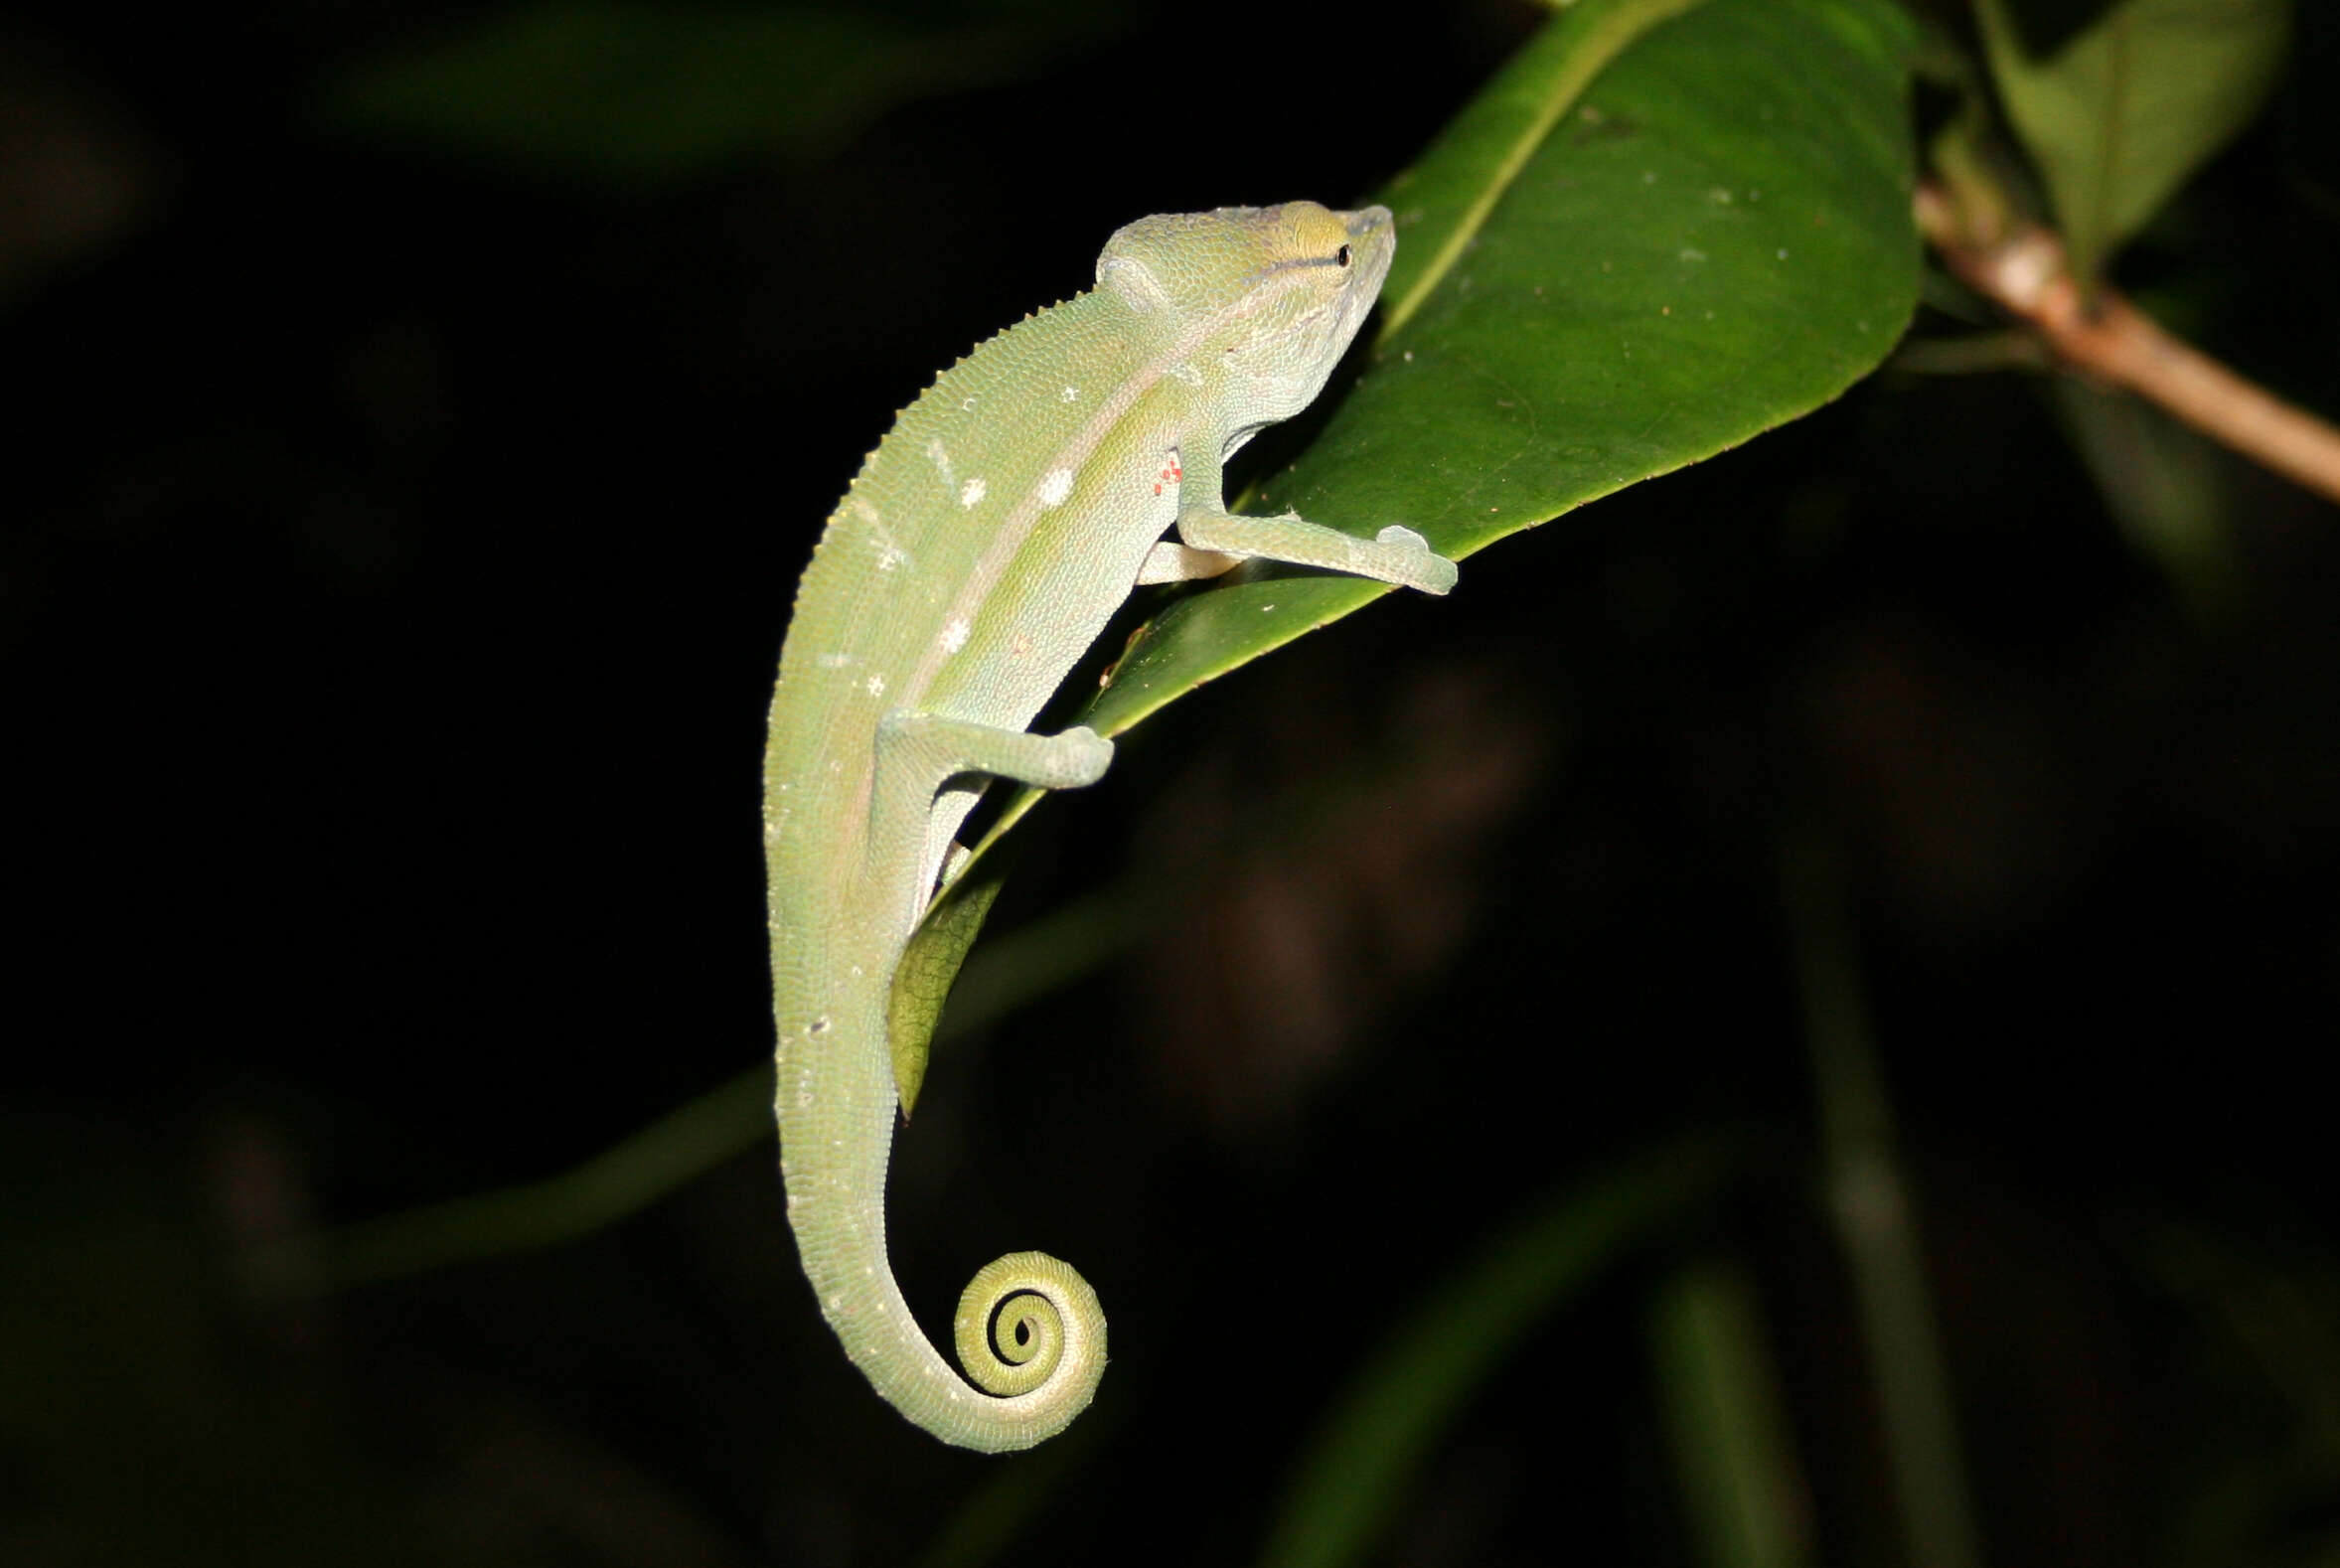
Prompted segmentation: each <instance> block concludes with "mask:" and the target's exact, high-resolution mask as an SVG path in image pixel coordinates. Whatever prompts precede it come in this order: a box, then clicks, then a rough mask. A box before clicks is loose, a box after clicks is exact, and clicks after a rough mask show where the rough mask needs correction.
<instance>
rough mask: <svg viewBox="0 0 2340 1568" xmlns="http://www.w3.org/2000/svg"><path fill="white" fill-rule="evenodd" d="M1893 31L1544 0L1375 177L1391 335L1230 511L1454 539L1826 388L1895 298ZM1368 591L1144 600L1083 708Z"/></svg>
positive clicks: (1269, 588) (1649, 467) (1885, 320)
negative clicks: (1430, 139) (1523, 41)
mask: <svg viewBox="0 0 2340 1568" xmlns="http://www.w3.org/2000/svg"><path fill="white" fill-rule="evenodd" d="M1910 45H1911V40H1910V38H1909V35H1908V31H1907V21H1906V19H1905V18H1904V16H1903V15H1902V13H1901V12H1900V11H1899V10H1898V9H1897V8H1896V7H1894V6H1892V5H1891V4H1889V3H1887V0H1707V3H1705V4H1703V5H1699V4H1694V3H1692V0H1580V3H1579V4H1577V5H1575V6H1573V7H1571V8H1569V9H1567V10H1565V11H1563V12H1562V14H1561V15H1560V16H1558V17H1556V18H1555V19H1554V20H1553V21H1552V22H1551V23H1550V24H1549V25H1548V26H1547V27H1546V28H1545V29H1544V31H1543V32H1542V33H1541V34H1540V35H1538V36H1537V38H1536V39H1534V40H1533V41H1531V42H1530V43H1529V45H1528V46H1527V47H1526V48H1525V49H1524V50H1523V51H1522V52H1521V53H1520V55H1519V56H1518V58H1517V59H1515V60H1514V61H1513V62H1512V63H1511V64H1510V66H1509V67H1507V68H1506V69H1505V70H1504V71H1503V73H1502V74H1501V75H1500V76H1499V77H1497V78H1496V79H1495V80H1494V81H1493V82H1492V83H1490V84H1489V85H1488V87H1487V88H1486V89H1485V90H1484V91H1483V92H1482V93H1481V94H1480V96H1479V97H1478V98H1477V99H1476V100H1475V101H1474V102H1473V103H1472V104H1471V105H1470V106H1469V107H1468V108H1466V109H1465V110H1464V111H1463V113H1462V114H1461V115H1460V116H1459V117H1458V118H1457V119H1456V120H1455V122H1454V123H1453V124H1452V125H1451V126H1450V127H1449V128H1448V130H1447V131H1446V133H1445V134H1444V135H1443V136H1442V137H1441V138H1440V139H1439V141H1438V142H1437V143H1436V144H1435V145H1433V146H1432V147H1431V149H1430V150H1429V152H1428V153H1426V154H1425V155H1424V157H1423V158H1422V160H1421V161H1420V162H1419V163H1418V164H1416V165H1415V167H1414V168H1413V169H1411V170H1409V171H1408V172H1407V173H1406V174H1404V175H1401V176H1400V177H1399V178H1398V180H1397V181H1396V182H1395V183H1394V184H1393V185H1392V186H1391V188H1390V189H1389V191H1387V192H1386V193H1384V194H1383V200H1385V201H1387V202H1388V203H1389V204H1390V205H1391V207H1392V208H1394V209H1395V211H1396V213H1397V221H1398V235H1399V240H1398V253H1397V259H1396V264H1395V266H1394V267H1393V269H1392V271H1391V274H1390V280H1389V283H1388V285H1387V287H1386V290H1385V293H1384V300H1385V301H1386V307H1387V311H1386V313H1387V322H1388V324H1387V326H1386V327H1385V328H1384V330H1383V332H1382V335H1381V337H1380V338H1379V340H1378V341H1377V342H1376V343H1375V344H1374V346H1373V348H1372V350H1371V352H1370V354H1369V356H1368V363H1367V366H1366V369H1365V371H1364V374H1363V375H1362V376H1361V377H1360V378H1359V379H1358V380H1357V381H1356V383H1355V384H1354V385H1353V386H1352V387H1350V388H1349V389H1348V390H1347V392H1346V395H1345V397H1344V398H1343V400H1342V401H1341V403H1340V406H1339V408H1338V410H1337V411H1336V412H1335V413H1334V415H1333V417H1332V418H1331V420H1330V421H1329V423H1328V424H1327V425H1326V429H1325V430H1324V432H1323V434H1322V436H1321V437H1320V438H1319V439H1318V440H1317V441H1316V442H1315V443H1314V444H1313V445H1312V446H1311V447H1310V448H1309V449H1308V451H1307V452H1306V453H1304V454H1303V455H1302V456H1301V457H1300V459H1299V460H1298V462H1297V463H1295V464H1294V465H1293V467H1292V468H1291V469H1290V470H1289V471H1288V472H1286V473H1283V474H1279V475H1278V476H1276V479H1275V482H1274V484H1273V486H1272V487H1271V489H1272V494H1270V493H1266V492H1263V493H1262V494H1261V495H1259V496H1257V497H1255V498H1253V507H1252V509H1253V510H1259V509H1261V507H1263V506H1290V507H1292V508H1293V509H1294V510H1296V511H1298V512H1299V513H1300V514H1301V515H1302V516H1304V517H1308V518H1311V519H1313V520H1314V521H1316V522H1320V523H1326V524H1330V525H1334V526H1338V527H1346V528H1349V529H1351V530H1353V531H1355V532H1358V533H1361V534H1364V535H1368V536H1369V535H1371V534H1373V533H1374V532H1375V531H1377V530H1378V529H1379V528H1380V527H1381V526H1382V525H1384V524H1387V523H1393V522H1403V523H1405V524H1407V525H1409V526H1411V527H1413V528H1415V529H1417V530H1419V531H1420V532H1421V533H1423V534H1424V535H1426V536H1427V537H1428V538H1429V540H1430V542H1431V544H1432V545H1433V547H1435V548H1436V549H1439V550H1441V551H1442V552H1444V553H1447V554H1450V555H1454V556H1458V557H1460V556H1465V555H1469V554H1471V553H1473V552H1474V551H1476V550H1479V549H1482V548H1484V547H1485V546H1487V545H1489V544H1492V543H1493V542H1494V541H1496V540H1498V539H1501V538H1502V537H1503V536H1505V535H1507V534H1512V533H1516V532H1517V531H1519V530H1520V529H1524V528H1530V527H1533V526H1534V525H1536V524H1538V523H1543V522H1547V521H1549V520H1550V519H1552V518H1555V517H1558V516H1560V515H1561V514H1562V513H1565V512H1567V511H1569V510H1570V509H1572V508H1574V507H1577V506H1580V505H1582V504H1583V503H1585V502H1587V501H1591V500H1594V499H1597V498H1598V497H1601V496H1605V495H1608V494H1609V493H1611V492H1612V491H1616V490H1621V489H1623V488H1624V487H1625V486H1627V485H1630V484H1634V483H1636V482H1638V481H1639V480H1643V479H1647V478H1650V477H1652V476H1653V475H1657V474H1662V473H1666V472H1668V471H1669V470H1672V469H1675V468H1680V467H1682V466H1684V465H1685V464H1689V463H1694V462H1697V461H1698V460H1700V459H1701V458H1705V457H1711V456H1713V455H1714V454H1715V453H1717V452H1720V451H1723V450H1725V449H1726V448H1729V447H1732V446H1735V445H1737V444H1739V443H1740V442H1742V441H1744V440H1747V439H1748V438H1749V437H1751V436H1754V435H1757V434H1759V433H1761V432H1762V431H1764V430H1767V429H1770V428H1771V427H1773V426H1774V425H1778V424H1784V423H1786V422H1787V421H1788V420H1790V419H1793V418H1795V417H1796V416H1797V415H1799V414H1802V413H1805V412H1808V411H1809V410H1810V409H1812V408H1815V407H1817V406H1818V405H1820V404H1821V403H1824V402H1826V401H1828V400H1829V399H1830V398H1832V397H1834V396H1836V395H1837V394H1838V393H1839V392H1843V391H1844V389H1845V388H1847V387H1848V386H1850V385H1851V384H1852V383H1853V382H1855V381H1857V380H1858V379H1860V377H1862V376H1863V375H1865V374H1867V372H1868V371H1870V370H1871V369H1872V368H1874V367H1875V366H1876V364H1877V363H1878V361H1879V360H1880V359H1882V358H1883V357H1884V355H1885V353H1886V351H1887V350H1888V349H1889V348H1890V347H1891V346H1892V345H1893V343H1894V341H1895V339H1896V338H1898V337H1899V336H1900V334H1901V331H1902V328H1903V326H1904V324H1905V323H1906V322H1907V321H1908V319H1909V315H1910V312H1911V309H1912V308H1913V306H1914V304H1915V301H1916V298H1917V286H1918V240H1917V235H1916V232H1915V229H1914V228H1913V226H1912V222H1911V217H1910V189H1911V184H1912V181H1913V178H1914V176H1913V171H1912V165H1913V158H1912V150H1911V143H1910V132H1909V124H1908V113H1907V108H1906V105H1905V102H1904V88H1905V82H1906V71H1905V56H1906V54H1907V52H1908V50H1909V48H1910ZM1387 591H1389V590H1388V589H1387V588H1385V587H1383V586H1382V585H1380V584H1378V583H1371V582H1365V581H1363V580H1361V579H1357V578H1352V577H1335V576H1327V575H1318V574H1303V573H1299V572H1295V571H1292V570H1288V569H1280V568H1272V567H1271V568H1263V569H1253V568H1245V569H1244V570H1243V571H1241V572H1238V573H1236V574H1234V575H1233V576H1231V577H1230V578H1229V579H1227V580H1224V581H1222V582H1220V583H1217V584H1214V585H1212V586H1209V587H1207V588H1204V589H1201V590H1199V591H1193V592H1188V593H1185V594H1182V595H1179V596H1176V597H1173V598H1170V600H1169V602H1168V606H1167V608H1166V609H1165V610H1164V611H1163V613H1162V614H1160V615H1159V616H1157V617H1156V618H1155V619H1154V620H1153V621H1152V622H1150V623H1149V624H1148V625H1147V626H1146V627H1144V628H1143V630H1142V631H1141V632H1140V633H1139V635H1138V636H1137V637H1136V639H1134V641H1133V642H1132V644H1131V646H1130V649H1129V651H1128V653H1127V654H1126V656H1125V657H1124V658H1123V660H1122V661H1121V663H1120V665H1119V666H1118V667H1117V669H1116V670H1115V672H1114V675H1113V679H1112V681H1111V682H1110V684H1109V685H1108V686H1107V687H1106V688H1105V689H1104V690H1103V691H1102V692H1100V693H1099V694H1098V696H1097V698H1096V700H1095V702H1094V703H1093V704H1092V705H1091V706H1090V708H1089V711H1088V712H1087V713H1085V714H1084V715H1082V718H1081V721H1082V722H1085V723H1088V724H1090V725H1092V726H1093V727H1095V728H1096V729H1097V730H1098V731H1099V732H1100V733H1103V734H1118V733H1120V732H1121V731H1123V730H1126V729H1128V728H1129V727H1130V726H1131V725H1133V724H1135V723H1137V722H1138V721H1139V720H1140V719H1142V718H1144V717H1145V716H1146V715H1147V714H1148V713H1151V712H1153V711H1155V710H1156V709H1157V708H1159V707H1161V706H1163V705H1164V704H1166V703H1169V702H1170V701H1171V700H1173V699H1175V698H1177V697H1179V696H1181V695H1183V694H1184V693H1186V692H1190V691H1192V690H1193V689H1194V688H1195V687H1197V686H1199V685H1201V684H1202V683H1203V682H1205V681H1208V680H1210V679H1212V678H1213V677H1215V676H1219V675H1222V674H1224V673H1226V672H1227V671H1229V670H1232V669H1234V668H1235V667H1237V666H1238V665H1241V664H1244V663H1246V662H1247V661H1249V660H1251V659H1254V658H1257V657H1258V656H1259V655H1260V654H1263V653H1265V652H1267V651H1268V650H1270V649H1272V648H1275V647H1278V646H1280V645H1282V644H1284V643H1287V642H1290V641H1291V640H1292V639H1293V638H1295V637H1298V636H1300V635H1302V634H1303V633H1305V632H1308V631H1311V630H1314V629H1315V628H1317V627H1319V626H1323V625H1325V624H1326V623H1327V622H1330V621H1333V620H1336V619H1338V618H1339V617H1341V616H1343V615H1346V614H1348V613H1349V612H1350V611H1352V610H1354V609H1356V608H1358V607H1359V606H1361V605H1363V604H1365V603H1367V602H1369V601H1371V600H1372V599H1375V598H1377V597H1379V596H1380V595H1381V594H1383V593H1385V592H1387ZM1470 591H1471V573H1470V571H1469V570H1468V569H1466V570H1465V572H1464V574H1463V580H1462V585H1461V587H1460V588H1459V589H1458V590H1457V592H1458V593H1460V594H1462V595H1466V596H1467V595H1468V594H1469V593H1470ZM1034 798H1035V797H1033V796H1031V795H1028V794H1027V795H1025V796H1023V797H1020V798H1018V799H1017V800H1016V801H1015V802H1014V803H1013V804H1012V805H1011V807H1010V808H1009V810H1008V811H1007V812H1006V813H1004V814H1003V816H1002V818H1001V820H1000V821H999V823H998V824H997V825H996V826H995V827H994V829H993V831H992V833H991V835H990V836H989V838H988V839H987V841H986V842H987V844H988V843H990V842H996V840H997V839H998V837H999V835H1000V834H1001V833H1003V832H1005V831H1006V830H1007V828H1009V827H1010V826H1012V825H1013V824H1014V821H1015V820H1016V819H1017V818H1018V817H1019V816H1020V815H1021V814H1022V812H1023V811H1024V810H1026V809H1027V808H1028V807H1029V806H1030V805H1031V803H1032V800H1033V799H1034Z"/></svg>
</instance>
